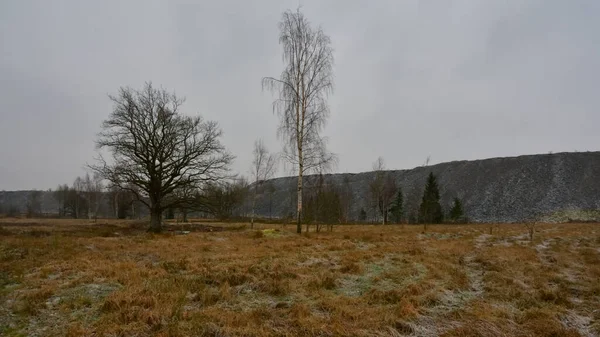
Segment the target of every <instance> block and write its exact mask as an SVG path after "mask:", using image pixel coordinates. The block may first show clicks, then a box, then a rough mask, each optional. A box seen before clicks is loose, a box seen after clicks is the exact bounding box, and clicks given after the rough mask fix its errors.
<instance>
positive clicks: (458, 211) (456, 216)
mask: <svg viewBox="0 0 600 337" xmlns="http://www.w3.org/2000/svg"><path fill="white" fill-rule="evenodd" d="M449 215H450V219H452V221H453V222H458V221H461V220H463V215H464V211H463V206H462V202H461V201H460V199H458V198H454V204H453V205H452V208H451V209H450V214H449Z"/></svg>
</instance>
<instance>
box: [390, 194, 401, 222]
mask: <svg viewBox="0 0 600 337" xmlns="http://www.w3.org/2000/svg"><path fill="white" fill-rule="evenodd" d="M390 214H391V216H392V221H394V222H395V223H400V222H402V218H403V217H404V195H402V188H401V187H398V193H396V198H395V199H394V201H393V202H392V207H391V208H390Z"/></svg>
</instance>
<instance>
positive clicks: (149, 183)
mask: <svg viewBox="0 0 600 337" xmlns="http://www.w3.org/2000/svg"><path fill="white" fill-rule="evenodd" d="M109 97H110V99H111V100H112V101H113V103H114V108H113V112H112V113H111V114H110V116H109V118H108V119H107V120H105V121H104V123H103V125H102V128H103V131H102V132H101V133H100V134H99V135H98V136H99V137H98V140H97V143H96V145H97V147H98V148H99V149H103V148H106V149H108V150H110V152H111V154H112V157H113V158H112V159H113V160H112V162H111V163H108V162H107V161H105V160H104V158H103V157H102V156H100V159H99V160H100V163H99V164H97V165H94V166H91V168H92V169H93V170H94V171H95V172H97V173H99V174H100V175H101V176H102V177H103V178H104V179H107V180H108V181H110V182H111V184H112V185H114V186H116V187H118V188H119V189H120V190H125V191H129V192H131V193H133V194H134V195H135V197H136V198H137V199H138V200H139V201H140V202H141V203H143V204H145V205H146V206H147V207H148V208H149V209H150V228H149V231H153V232H160V231H161V230H162V224H161V223H162V213H163V211H164V210H166V209H168V208H175V207H177V206H178V205H180V204H181V203H183V202H185V200H182V199H181V198H176V197H174V196H175V192H176V191H178V190H179V189H181V188H183V187H185V186H192V187H197V188H200V187H201V186H202V185H203V184H206V183H210V182H215V181H218V180H220V179H222V178H223V177H225V176H226V175H227V173H228V171H229V165H230V163H231V161H232V160H233V156H232V155H231V154H229V153H228V152H227V151H226V149H225V147H224V146H223V145H222V144H221V141H220V138H221V135H222V131H221V129H220V128H219V127H218V124H217V123H216V122H213V121H205V120H204V119H202V117H200V116H196V117H190V116H185V115H183V114H181V112H180V107H181V105H182V104H183V103H184V99H182V98H179V97H177V96H176V95H175V94H174V93H169V92H167V91H166V90H164V89H156V88H154V87H153V86H152V84H151V83H146V84H145V86H144V88H143V89H142V90H134V89H131V88H128V87H125V88H123V87H122V88H120V90H119V93H118V94H117V95H116V96H109Z"/></svg>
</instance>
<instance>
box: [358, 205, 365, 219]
mask: <svg viewBox="0 0 600 337" xmlns="http://www.w3.org/2000/svg"><path fill="white" fill-rule="evenodd" d="M358 220H360V221H367V212H366V211H365V209H364V208H361V209H360V215H359V217H358Z"/></svg>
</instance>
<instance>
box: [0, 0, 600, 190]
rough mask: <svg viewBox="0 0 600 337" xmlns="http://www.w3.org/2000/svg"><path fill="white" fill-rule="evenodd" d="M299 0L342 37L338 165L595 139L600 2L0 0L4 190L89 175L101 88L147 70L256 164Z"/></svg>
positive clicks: (406, 164) (104, 110)
mask: <svg viewBox="0 0 600 337" xmlns="http://www.w3.org/2000/svg"><path fill="white" fill-rule="evenodd" d="M299 3H300V4H301V5H302V10H303V11H304V12H305V14H306V16H307V17H308V18H309V20H310V21H311V22H312V23H314V24H319V25H321V26H322V27H323V29H324V30H325V32H326V33H327V34H329V35H330V36H331V39H332V41H333V45H334V47H335V58H336V65H335V76H336V90H335V93H334V95H333V96H332V97H331V99H330V105H331V111H332V114H331V118H330V122H329V125H328V126H327V128H326V130H325V135H326V136H328V137H329V139H330V143H329V145H330V149H331V150H332V151H334V152H336V153H338V154H339V158H340V163H339V166H338V170H339V171H342V172H353V171H365V170H369V169H370V167H371V163H372V162H373V161H374V160H375V159H376V158H377V157H378V156H383V157H385V159H386V163H387V165H388V167H389V168H411V167H413V166H416V165H420V164H422V163H423V161H424V160H425V158H426V157H427V156H428V155H431V158H432V162H433V163H436V162H441V161H448V160H458V159H477V158H486V157H494V156H510V155H518V154H526V153H546V152H548V151H554V152H558V151H571V150H597V149H598V145H597V144H599V143H600V135H599V134H598V132H597V131H596V130H595V127H594V126H595V125H598V124H599V122H600V114H598V113H597V110H598V106H599V105H600V104H599V103H600V102H599V101H600V98H599V96H598V95H597V88H598V87H600V83H599V82H600V43H599V42H600V40H599V37H598V34H597V33H596V32H598V31H599V30H600V22H598V20H596V18H597V17H598V15H599V14H600V4H598V3H597V2H592V1H584V0H581V1H570V2H564V1H539V0H538V1H511V2H500V1H498V2H493V1H481V2H477V1H470V0H461V1H444V2H439V1H417V0H415V1H383V0H382V1H376V2H367V1H358V0H357V1H327V2H319V1H308V0H303V1H300V2H298V1H275V0H269V1H253V2H246V1H219V2H201V3H184V2H180V3H175V2H162V1H128V2H116V1H107V2H98V3H88V2H80V1H57V2H52V3H48V2H43V1H38V2H35V1H33V2H30V1H12V2H3V3H2V4H0V46H1V47H2V48H0V121H1V122H0V154H2V175H1V176H0V189H6V190H10V189H28V188H44V189H45V188H49V187H54V186H56V185H57V184H59V183H65V182H71V181H72V180H73V179H74V178H75V177H76V176H77V175H80V174H82V173H83V166H84V165H85V164H86V163H87V162H91V161H92V160H93V158H94V140H95V135H96V133H97V132H98V131H99V127H100V123H101V122H102V120H103V119H105V118H106V116H107V115H108V114H109V113H110V109H111V104H110V101H109V100H108V98H107V94H109V93H114V92H115V91H116V90H117V89H118V87H119V86H131V87H141V86H142V85H143V83H144V82H145V81H148V80H151V81H153V83H154V84H156V85H162V86H163V87H165V88H167V89H170V90H175V91H176V92H177V93H178V94H179V95H181V96H186V97H187V101H186V104H185V105H184V107H183V109H184V111H185V112H186V113H188V114H197V113H199V114H202V115H203V116H205V117H206V118H208V119H213V120H217V121H219V123H220V125H221V126H222V128H223V130H224V132H225V135H224V142H225V144H226V145H227V146H228V147H229V148H230V150H231V151H232V152H233V153H234V154H235V155H236V156H237V159H236V162H235V166H234V169H235V170H236V171H238V172H241V173H246V172H247V170H248V168H249V165H250V161H251V151H252V143H253V141H254V139H256V138H258V137H262V138H263V139H264V140H265V142H266V144H267V145H268V146H269V148H270V149H271V150H273V151H277V150H279V149H280V148H281V144H280V143H279V142H278V140H277V138H276V127H277V124H278V120H277V116H276V115H274V114H273V113H272V110H271V102H272V100H273V96H272V95H271V94H270V93H268V92H263V91H262V90H261V87H260V79H261V77H263V76H277V75H278V74H279V73H280V72H281V70H282V60H281V50H280V46H279V45H278V40H277V35H278V31H277V22H278V21H279V19H280V17H281V13H282V12H283V11H284V10H286V9H288V8H291V9H293V8H295V7H296V6H297V5H298V4H299ZM7 172H8V173H7ZM282 173H283V172H282Z"/></svg>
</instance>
